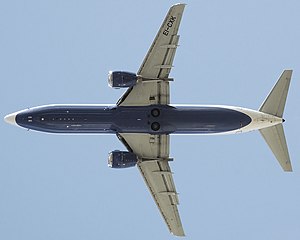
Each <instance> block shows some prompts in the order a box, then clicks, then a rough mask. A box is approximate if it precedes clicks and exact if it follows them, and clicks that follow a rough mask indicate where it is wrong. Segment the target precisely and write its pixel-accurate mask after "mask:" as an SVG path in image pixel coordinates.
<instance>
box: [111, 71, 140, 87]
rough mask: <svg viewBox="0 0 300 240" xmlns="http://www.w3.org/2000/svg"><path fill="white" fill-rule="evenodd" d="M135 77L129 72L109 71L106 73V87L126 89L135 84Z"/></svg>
mask: <svg viewBox="0 0 300 240" xmlns="http://www.w3.org/2000/svg"><path fill="white" fill-rule="evenodd" d="M137 79H138V78H137V75H136V74H135V73H130V72H121V71H115V72H113V71H110V72H109V73H108V85H109V86H110V87H112V88H128V87H132V86H134V85H135V84H136V82H137Z"/></svg>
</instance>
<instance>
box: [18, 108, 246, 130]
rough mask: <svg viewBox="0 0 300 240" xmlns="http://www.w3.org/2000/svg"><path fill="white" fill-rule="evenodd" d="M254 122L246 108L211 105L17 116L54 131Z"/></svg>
mask: <svg viewBox="0 0 300 240" xmlns="http://www.w3.org/2000/svg"><path fill="white" fill-rule="evenodd" d="M250 122H251V118H250V117H249V116H248V115H246V114H244V113H242V112H239V111H236V110H233V109H227V108H222V107H208V106H169V105H150V106H132V107H131V106H130V107H129V106H128V107H122V106H121V107H119V106H103V105H48V106H41V107H36V108H32V109H28V110H25V111H22V112H20V113H18V114H17V116H16V123H17V124H18V125H19V126H21V127H24V128H27V129H33V130H37V131H43V132H50V133H150V134H171V133H176V134H193V133H196V134H197V133H198V134H209V133H222V132H227V131H232V130H237V129H239V128H241V127H244V126H246V125H248V124H249V123H250Z"/></svg>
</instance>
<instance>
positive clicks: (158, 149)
mask: <svg viewBox="0 0 300 240" xmlns="http://www.w3.org/2000/svg"><path fill="white" fill-rule="evenodd" d="M118 138H119V139H120V140H121V142H123V144H124V145H125V146H126V147H127V148H128V150H130V151H132V152H134V153H135V154H136V155H137V156H138V159H139V162H138V165H137V166H138V168H139V170H140V172H141V174H142V176H143V178H144V180H145V183H146V185H147V186H148V188H149V190H150V193H151V195H152V197H153V198H154V201H155V203H156V205H157V207H158V208H159V210H160V213H161V215H162V216H163V218H164V220H165V222H166V224H167V226H168V228H169V230H170V232H171V233H172V234H174V235H176V236H184V231H183V228H182V224H181V220H180V216H179V213H178V208H177V205H178V204H179V201H178V196H177V195H178V194H177V192H176V189H175V184H174V181H173V177H172V172H171V169H170V166H169V163H168V161H169V139H170V137H169V135H150V134H135V133H120V134H119V135H118Z"/></svg>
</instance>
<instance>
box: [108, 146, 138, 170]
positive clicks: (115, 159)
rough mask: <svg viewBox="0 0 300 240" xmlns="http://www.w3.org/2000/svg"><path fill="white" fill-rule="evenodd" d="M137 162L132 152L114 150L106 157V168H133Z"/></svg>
mask: <svg viewBox="0 0 300 240" xmlns="http://www.w3.org/2000/svg"><path fill="white" fill-rule="evenodd" d="M137 161H138V158H137V156H136V155H135V154H134V153H132V152H125V151H118V150H115V151H112V152H110V153H109V155H108V166H109V167H111V168H128V167H134V166H135V165H136V163H137Z"/></svg>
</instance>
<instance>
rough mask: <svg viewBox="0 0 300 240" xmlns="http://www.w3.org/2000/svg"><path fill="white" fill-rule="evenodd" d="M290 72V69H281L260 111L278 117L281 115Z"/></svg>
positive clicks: (290, 75)
mask: <svg viewBox="0 0 300 240" xmlns="http://www.w3.org/2000/svg"><path fill="white" fill-rule="evenodd" d="M292 72H293V71H292V70H285V71H283V73H282V74H281V76H280V78H279V80H278V81H277V83H276V84H275V86H274V87H273V89H272V90H271V92H270V94H269V95H268V97H267V98H266V100H265V101H264V103H263V104H262V105H261V107H260V109H259V111H260V112H264V113H268V114H271V115H274V116H276V117H280V118H281V117H282V115H283V111H284V106H285V102H286V97H287V93H288V90H289V86H290V81H291V77H292Z"/></svg>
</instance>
